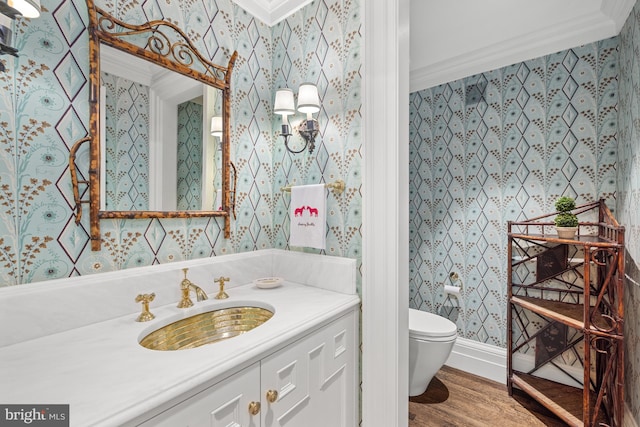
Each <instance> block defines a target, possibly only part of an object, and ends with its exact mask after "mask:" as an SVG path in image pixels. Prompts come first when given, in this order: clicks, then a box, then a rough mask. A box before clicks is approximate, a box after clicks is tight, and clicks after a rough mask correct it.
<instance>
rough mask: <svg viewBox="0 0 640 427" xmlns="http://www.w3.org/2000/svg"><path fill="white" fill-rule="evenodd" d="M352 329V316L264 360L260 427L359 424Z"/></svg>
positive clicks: (353, 325) (355, 320) (355, 328)
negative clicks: (272, 400)
mask: <svg viewBox="0 0 640 427" xmlns="http://www.w3.org/2000/svg"><path fill="white" fill-rule="evenodd" d="M356 330H357V317H356V313H355V312H353V313H350V314H348V315H345V316H343V317H341V318H340V319H338V320H336V321H335V322H332V323H331V324H329V325H327V326H325V327H324V328H322V329H320V330H318V331H316V332H314V333H312V334H311V335H308V336H307V337H305V338H303V339H301V340H300V341H297V342H295V343H293V344H291V345H289V346H287V347H286V348H284V349H282V350H280V351H279V352H277V353H274V354H272V355H271V356H269V357H267V358H265V359H263V360H262V365H261V384H262V411H261V412H262V426H263V427H285V426H286V427H327V426H331V427H341V426H343V427H352V426H354V425H357V420H356V417H357V408H356V399H357V379H356V363H357V361H356V349H357V345H358V344H357V340H356V334H355V331H356ZM269 391H276V392H277V398H276V399H275V401H274V402H270V401H269V399H268V397H267V393H268V392H269ZM270 396H271V398H272V399H273V396H274V394H273V393H271V394H270Z"/></svg>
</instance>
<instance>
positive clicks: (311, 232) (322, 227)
mask: <svg viewBox="0 0 640 427" xmlns="http://www.w3.org/2000/svg"><path fill="white" fill-rule="evenodd" d="M325 191H326V190H325V186H324V184H315V185H302V186H297V187H292V188H291V213H290V215H291V230H290V231H291V236H290V239H289V244H290V245H291V246H305V247H308V248H316V249H325V247H326V246H327V243H326V236H327V231H326V228H327V196H326V194H325Z"/></svg>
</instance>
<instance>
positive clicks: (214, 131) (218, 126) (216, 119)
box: [211, 116, 222, 137]
mask: <svg viewBox="0 0 640 427" xmlns="http://www.w3.org/2000/svg"><path fill="white" fill-rule="evenodd" d="M211 136H217V137H221V136H222V116H213V117H211Z"/></svg>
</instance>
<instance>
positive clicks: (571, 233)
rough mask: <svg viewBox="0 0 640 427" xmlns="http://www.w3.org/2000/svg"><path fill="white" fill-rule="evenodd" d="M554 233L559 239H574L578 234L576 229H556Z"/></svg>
mask: <svg viewBox="0 0 640 427" xmlns="http://www.w3.org/2000/svg"><path fill="white" fill-rule="evenodd" d="M556 231H557V232H558V237H559V238H561V239H574V238H575V237H576V233H577V232H578V227H556Z"/></svg>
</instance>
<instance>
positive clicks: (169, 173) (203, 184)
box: [70, 0, 237, 250]
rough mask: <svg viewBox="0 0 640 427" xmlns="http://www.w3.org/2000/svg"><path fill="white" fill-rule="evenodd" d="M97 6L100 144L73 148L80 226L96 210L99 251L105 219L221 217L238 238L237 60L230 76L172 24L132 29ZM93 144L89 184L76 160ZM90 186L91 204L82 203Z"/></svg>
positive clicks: (94, 111)
mask: <svg viewBox="0 0 640 427" xmlns="http://www.w3.org/2000/svg"><path fill="white" fill-rule="evenodd" d="M87 6H88V11H89V56H90V58H89V59H90V81H91V94H90V100H89V103H90V108H91V119H90V125H89V127H90V135H89V136H88V137H87V138H83V139H82V140H79V141H77V142H76V144H75V145H74V146H73V147H72V150H71V153H70V169H71V178H72V183H73V187H74V189H73V192H74V198H75V199H76V200H75V201H76V211H77V213H76V222H77V223H79V222H80V219H81V216H82V204H83V203H87V204H89V216H90V228H91V247H92V249H93V250H99V249H100V246H101V236H100V219H102V218H186V217H203V216H219V217H222V219H223V221H224V235H225V237H227V238H228V237H229V234H230V216H231V215H232V214H233V213H234V210H235V208H234V203H235V178H236V177H235V168H234V166H233V164H232V163H231V162H230V160H229V140H230V137H229V130H230V120H229V114H230V89H231V85H230V83H231V74H232V71H233V65H234V63H235V59H236V57H237V53H236V52H233V54H231V55H230V57H229V61H228V63H227V65H226V66H221V65H216V64H213V63H212V62H210V61H209V60H207V59H206V58H205V57H204V56H203V55H202V54H201V53H200V52H199V51H198V50H197V49H196V48H195V47H194V45H193V44H192V43H191V41H190V40H189V39H188V37H187V36H186V34H185V32H184V31H183V30H182V29H180V28H179V27H177V26H176V25H175V24H173V23H172V22H169V21H162V20H156V21H150V22H145V23H141V24H129V23H126V22H123V21H121V20H119V19H117V18H115V17H114V16H112V15H110V14H109V13H108V12H106V11H104V10H102V9H101V8H99V7H97V6H96V5H95V4H94V2H93V0H87ZM212 125H213V126H214V127H215V128H216V130H217V131H218V132H216V136H214V135H213V134H212V130H213V128H212ZM85 142H90V148H89V152H90V163H89V179H88V180H79V179H78V171H77V169H76V167H75V154H76V152H77V150H78V148H79V147H80V146H81V145H82V144H83V143H85ZM81 184H85V185H87V186H88V196H89V197H88V200H81V197H80V194H81V192H80V190H79V188H78V187H79V185H81ZM85 193H86V192H85Z"/></svg>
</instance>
